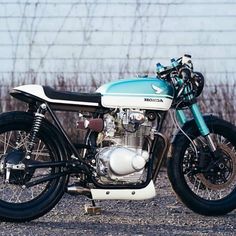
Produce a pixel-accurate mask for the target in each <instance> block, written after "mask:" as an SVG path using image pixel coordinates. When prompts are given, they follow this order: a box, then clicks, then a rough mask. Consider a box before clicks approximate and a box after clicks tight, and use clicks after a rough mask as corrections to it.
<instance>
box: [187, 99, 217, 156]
mask: <svg viewBox="0 0 236 236" xmlns="http://www.w3.org/2000/svg"><path fill="white" fill-rule="evenodd" d="M190 110H191V112H192V114H193V117H194V120H195V122H196V124H197V127H198V129H199V131H200V133H201V135H202V136H204V137H205V139H206V140H207V142H208V145H209V147H210V149H211V151H212V152H214V151H215V150H216V147H215V144H214V143H213V141H212V138H211V137H210V130H209V129H208V127H207V125H206V123H205V121H204V119H203V116H202V113H201V111H200V109H199V106H198V105H197V104H196V103H194V104H192V105H191V106H190Z"/></svg>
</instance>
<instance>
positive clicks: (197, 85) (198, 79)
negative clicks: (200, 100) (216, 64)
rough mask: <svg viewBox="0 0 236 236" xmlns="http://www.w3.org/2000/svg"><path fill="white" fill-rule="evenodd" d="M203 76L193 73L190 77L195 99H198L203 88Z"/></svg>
mask: <svg viewBox="0 0 236 236" xmlns="http://www.w3.org/2000/svg"><path fill="white" fill-rule="evenodd" d="M204 80H205V79H204V76H203V75H202V73H200V72H194V74H193V76H192V85H193V89H194V90H195V97H198V96H199V95H200V94H201V92H202V90H203V87H204Z"/></svg>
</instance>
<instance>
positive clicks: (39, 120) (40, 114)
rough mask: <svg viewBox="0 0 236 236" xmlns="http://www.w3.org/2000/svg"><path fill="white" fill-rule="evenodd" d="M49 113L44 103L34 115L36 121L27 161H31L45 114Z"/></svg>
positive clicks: (27, 152) (29, 141) (31, 133)
mask: <svg viewBox="0 0 236 236" xmlns="http://www.w3.org/2000/svg"><path fill="white" fill-rule="evenodd" d="M46 111H47V106H46V104H45V103H42V104H41V105H40V106H39V108H38V110H37V112H36V113H35V115H34V121H33V125H32V128H31V131H30V134H29V137H28V146H27V151H26V156H25V157H26V159H28V160H29V159H30V155H31V153H32V151H33V148H34V145H35V140H36V136H37V134H38V132H39V129H40V127H41V124H42V121H43V119H44V117H45V113H46Z"/></svg>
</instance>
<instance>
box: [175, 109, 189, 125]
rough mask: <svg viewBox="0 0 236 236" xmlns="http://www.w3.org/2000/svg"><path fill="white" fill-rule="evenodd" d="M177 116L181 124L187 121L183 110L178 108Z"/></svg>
mask: <svg viewBox="0 0 236 236" xmlns="http://www.w3.org/2000/svg"><path fill="white" fill-rule="evenodd" d="M176 118H177V120H178V122H179V124H180V125H181V126H183V125H184V124H185V123H186V121H187V118H186V115H185V114H184V111H183V110H176Z"/></svg>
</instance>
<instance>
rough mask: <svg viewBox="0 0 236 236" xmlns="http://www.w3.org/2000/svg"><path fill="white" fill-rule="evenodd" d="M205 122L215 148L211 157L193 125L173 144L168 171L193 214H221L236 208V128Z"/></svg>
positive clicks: (216, 121) (210, 120)
mask: <svg viewBox="0 0 236 236" xmlns="http://www.w3.org/2000/svg"><path fill="white" fill-rule="evenodd" d="M205 122H206V124H207V126H208V128H209V130H210V136H211V138H212V140H213V142H214V144H215V146H216V148H217V151H216V154H215V155H212V154H211V152H210V150H209V147H208V145H207V142H206V140H205V138H204V137H202V136H201V135H200V133H199V131H198V129H197V126H196V125H195V123H194V122H192V123H191V125H189V126H187V127H188V128H186V130H185V132H186V134H187V135H188V137H189V138H190V139H191V140H192V142H190V140H189V139H188V138H187V137H186V136H185V135H183V134H181V135H178V136H177V138H176V140H175V142H174V143H173V150H172V156H171V157H169V158H168V162H167V170H168V177H169V179H170V182H171V185H172V188H173V189H174V191H175V193H176V194H177V195H178V197H179V198H180V200H181V201H182V202H183V203H184V204H185V205H186V206H187V207H189V208H190V209H191V210H193V211H194V212H196V213H199V214H202V215H208V216H216V215H224V214H226V213H228V212H230V211H232V210H234V209H235V208H236V128H235V126H233V125H232V124H230V123H228V122H226V121H223V120H221V119H219V118H216V117H208V118H207V119H205Z"/></svg>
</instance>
